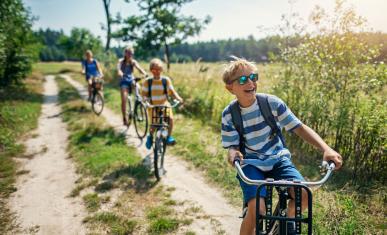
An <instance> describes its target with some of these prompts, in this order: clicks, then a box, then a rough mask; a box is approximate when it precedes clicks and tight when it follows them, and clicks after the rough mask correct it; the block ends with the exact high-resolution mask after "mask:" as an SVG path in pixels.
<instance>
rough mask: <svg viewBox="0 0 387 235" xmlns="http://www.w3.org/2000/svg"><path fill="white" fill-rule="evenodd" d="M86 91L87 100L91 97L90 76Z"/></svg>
mask: <svg viewBox="0 0 387 235" xmlns="http://www.w3.org/2000/svg"><path fill="white" fill-rule="evenodd" d="M87 91H88V94H89V100H90V99H91V78H90V79H89V80H87Z"/></svg>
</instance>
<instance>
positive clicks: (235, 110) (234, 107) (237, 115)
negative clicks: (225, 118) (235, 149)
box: [230, 100, 246, 155]
mask: <svg viewBox="0 0 387 235" xmlns="http://www.w3.org/2000/svg"><path fill="white" fill-rule="evenodd" d="M230 113H231V120H232V122H233V124H234V127H235V129H236V130H237V132H238V134H239V151H240V152H241V153H242V154H243V155H245V153H246V151H245V139H244V136H243V120H242V114H241V109H240V107H239V104H238V101H237V100H234V101H233V102H232V103H231V104H230Z"/></svg>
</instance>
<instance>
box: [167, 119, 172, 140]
mask: <svg viewBox="0 0 387 235" xmlns="http://www.w3.org/2000/svg"><path fill="white" fill-rule="evenodd" d="M172 130H173V118H172V117H170V118H169V127H168V135H169V136H170V135H172Z"/></svg>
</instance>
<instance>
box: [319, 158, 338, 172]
mask: <svg viewBox="0 0 387 235" xmlns="http://www.w3.org/2000/svg"><path fill="white" fill-rule="evenodd" d="M322 167H324V168H325V169H327V170H328V169H329V170H334V169H335V168H336V164H335V162H334V161H332V160H329V161H328V162H327V161H323V162H322Z"/></svg>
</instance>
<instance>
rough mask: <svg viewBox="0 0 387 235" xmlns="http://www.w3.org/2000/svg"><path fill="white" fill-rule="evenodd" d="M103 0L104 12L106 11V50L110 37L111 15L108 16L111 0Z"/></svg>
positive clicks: (108, 46)
mask: <svg viewBox="0 0 387 235" xmlns="http://www.w3.org/2000/svg"><path fill="white" fill-rule="evenodd" d="M102 1H103V6H104V8H105V13H106V23H107V35H106V46H105V51H108V50H109V48H110V37H111V28H110V27H111V17H110V12H109V6H110V2H111V0H102Z"/></svg>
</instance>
